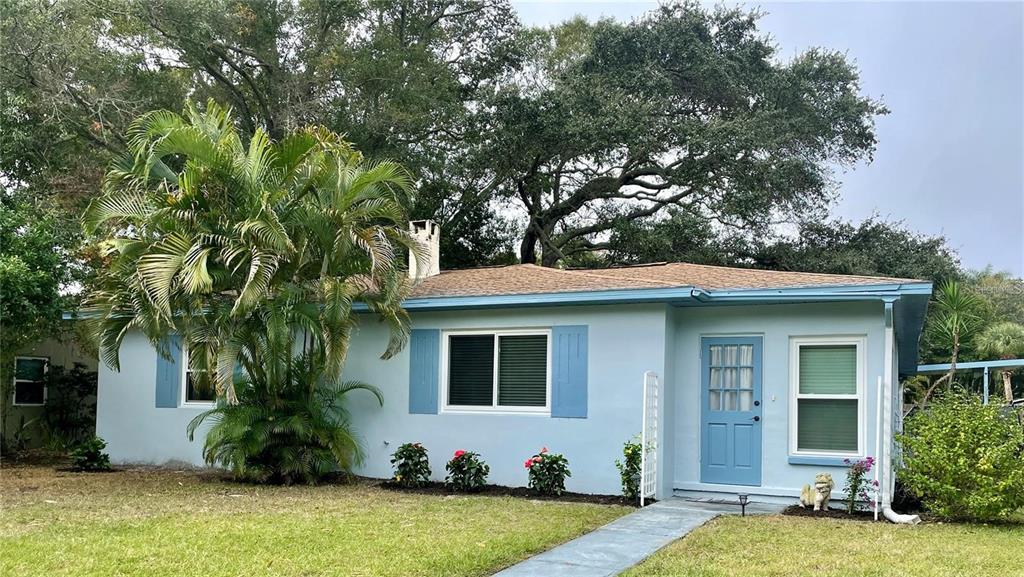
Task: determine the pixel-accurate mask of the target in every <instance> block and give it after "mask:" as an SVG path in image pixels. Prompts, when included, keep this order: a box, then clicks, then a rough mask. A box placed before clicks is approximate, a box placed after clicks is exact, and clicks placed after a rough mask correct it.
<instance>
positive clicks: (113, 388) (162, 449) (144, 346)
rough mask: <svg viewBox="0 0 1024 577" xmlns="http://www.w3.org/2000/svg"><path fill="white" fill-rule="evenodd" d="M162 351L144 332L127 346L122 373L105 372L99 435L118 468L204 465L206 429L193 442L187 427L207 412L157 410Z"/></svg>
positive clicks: (128, 338) (101, 374)
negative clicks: (119, 466)
mask: <svg viewBox="0 0 1024 577" xmlns="http://www.w3.org/2000/svg"><path fill="white" fill-rule="evenodd" d="M158 358H159V355H157V352H156V349H154V348H153V347H152V345H150V344H149V341H147V340H146V338H145V337H143V336H142V335H141V334H140V333H138V332H133V333H130V334H128V336H126V337H125V339H124V343H123V344H122V345H121V371H120V372H115V371H113V370H112V369H111V368H110V367H108V366H106V365H105V364H102V363H101V364H100V367H99V388H98V393H97V396H96V435H97V436H99V437H102V438H103V439H104V440H105V441H107V452H108V453H109V454H110V458H111V459H112V460H114V461H115V462H118V463H154V464H163V463H168V462H183V463H188V464H192V465H202V464H203V439H204V438H205V437H206V433H205V427H204V429H202V430H200V431H198V432H197V434H196V441H195V442H189V440H188V437H187V436H186V435H185V427H186V426H187V425H188V423H189V421H191V420H192V418H193V417H195V416H196V415H198V414H199V413H201V412H203V411H204V410H205V409H203V408H202V407H186V406H177V407H176V408H157V406H156V382H155V380H156V373H157V359H158Z"/></svg>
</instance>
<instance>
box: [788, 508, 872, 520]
mask: <svg viewBox="0 0 1024 577" xmlns="http://www.w3.org/2000/svg"><path fill="white" fill-rule="evenodd" d="M782 514H783V515H789V516H792V517H817V518H820V519H846V520H848V521H874V520H875V514H874V513H873V512H871V511H854V512H853V515H851V514H849V513H847V512H846V510H845V509H827V510H824V511H815V510H814V509H813V508H811V507H808V508H806V509H804V508H803V507H801V506H800V505H790V506H789V507H786V508H785V509H783V510H782ZM878 520H879V521H882V520H883V518H882V512H881V511H879V512H878Z"/></svg>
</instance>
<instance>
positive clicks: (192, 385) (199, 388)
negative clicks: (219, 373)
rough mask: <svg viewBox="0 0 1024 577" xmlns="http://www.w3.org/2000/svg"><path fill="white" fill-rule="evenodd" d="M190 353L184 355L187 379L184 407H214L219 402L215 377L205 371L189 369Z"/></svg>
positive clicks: (183, 363)
mask: <svg viewBox="0 0 1024 577" xmlns="http://www.w3.org/2000/svg"><path fill="white" fill-rule="evenodd" d="M188 356H189V355H188V352H187V351H186V352H184V353H183V354H182V357H183V362H182V366H183V367H184V371H185V375H184V376H185V378H184V379H182V382H183V383H184V384H185V386H184V387H182V389H183V390H182V399H181V400H182V404H184V405H212V404H214V402H216V400H217V387H216V385H215V384H214V379H213V375H212V374H210V372H209V371H207V370H205V369H193V368H191V367H189V358H188Z"/></svg>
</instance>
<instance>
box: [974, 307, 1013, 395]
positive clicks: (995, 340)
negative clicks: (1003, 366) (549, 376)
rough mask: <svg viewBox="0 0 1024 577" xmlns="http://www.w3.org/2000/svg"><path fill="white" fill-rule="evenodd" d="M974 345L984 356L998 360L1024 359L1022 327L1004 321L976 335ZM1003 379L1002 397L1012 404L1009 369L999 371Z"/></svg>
mask: <svg viewBox="0 0 1024 577" xmlns="http://www.w3.org/2000/svg"><path fill="white" fill-rule="evenodd" d="M975 344H976V345H977V347H978V350H979V352H981V353H982V354H984V355H989V356H994V357H998V358H1000V359H1019V358H1021V357H1024V325H1019V324H1017V323H1014V322H1010V321H1005V322H1001V323H996V324H994V325H992V326H990V327H988V328H987V329H985V330H984V331H982V333H981V334H979V335H978V337H977V338H976V339H975ZM999 372H1000V375H1001V376H1002V378H1003V395H1004V396H1005V397H1006V402H1007V403H1012V402H1013V386H1012V382H1011V380H1010V376H1011V373H1012V372H1011V371H1010V370H1009V369H1007V370H1003V371H999Z"/></svg>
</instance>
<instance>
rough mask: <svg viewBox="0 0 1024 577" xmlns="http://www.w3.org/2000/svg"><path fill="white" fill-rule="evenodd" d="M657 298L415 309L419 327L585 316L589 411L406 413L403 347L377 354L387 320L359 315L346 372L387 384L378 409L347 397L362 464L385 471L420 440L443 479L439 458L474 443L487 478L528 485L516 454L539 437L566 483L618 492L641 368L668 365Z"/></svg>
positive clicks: (560, 321) (573, 320)
mask: <svg viewBox="0 0 1024 577" xmlns="http://www.w3.org/2000/svg"><path fill="white" fill-rule="evenodd" d="M666 312H667V308H666V307H665V306H664V305H630V306H615V307H611V306H604V307H601V306H597V307H548V308H537V309H515V310H494V311H487V310H477V311H458V312H443V313H442V312H432V313H419V314H415V315H413V325H414V326H415V327H416V328H437V329H442V330H446V329H481V328H487V329H501V328H524V327H548V326H552V325H588V327H589V329H588V341H589V350H588V390H587V393H588V400H587V418H585V419H562V418H552V417H550V416H543V415H513V414H465V413H464V414H458V413H445V412H443V409H442V412H440V413H439V414H436V415H411V414H409V410H408V407H409V404H408V403H409V399H408V396H409V358H408V351H404V352H403V353H401V354H399V355H398V356H397V357H396V358H395V359H392V360H389V361H381V360H380V359H379V358H378V357H379V355H380V353H381V352H382V351H383V350H384V345H385V343H386V337H387V333H386V329H385V328H384V327H382V326H381V325H380V324H379V323H377V322H376V321H375V320H373V319H372V318H369V317H367V318H366V319H364V322H363V325H362V327H361V328H360V332H359V335H358V336H357V337H356V338H354V339H353V341H352V347H351V349H350V352H349V358H348V362H347V364H346V368H345V378H346V379H359V380H365V381H368V382H371V383H374V384H376V385H377V386H379V387H380V388H381V389H382V390H383V391H384V406H383V407H382V408H381V407H379V406H378V405H377V404H376V401H375V400H373V399H372V398H371V397H370V395H368V394H366V393H363V392H359V391H356V392H354V393H352V394H351V396H350V398H349V406H350V410H351V413H352V419H353V423H354V425H355V430H356V431H357V432H358V433H359V435H361V436H362V438H363V441H364V447H365V449H366V462H365V463H364V464H363V466H362V467H361V468H360V469H359V473H361V474H363V475H367V476H370V477H390V476H391V474H392V469H391V463H390V458H391V457H390V455H391V453H392V452H394V450H395V449H396V448H397V447H398V445H399V444H401V443H405V442H421V443H423V444H424V445H425V446H426V447H427V449H428V450H429V451H430V465H431V469H432V470H433V476H432V477H433V479H435V480H442V479H444V474H445V472H444V464H445V463H446V462H447V460H448V459H449V458H450V457H451V455H452V453H453V452H454V451H455V450H457V449H465V450H472V451H476V452H478V453H480V454H481V456H482V457H483V458H484V459H485V460H486V461H487V463H488V464H489V465H490V467H491V474H490V478H489V480H490V482H492V483H497V484H501V485H511V486H521V485H526V482H527V478H526V472H525V470H524V469H523V460H524V459H526V458H527V457H529V456H530V455H533V454H534V453H536V452H537V451H538V450H539V449H540V448H541V447H542V446H547V447H548V448H550V450H552V451H554V452H559V453H563V454H565V456H566V457H567V458H568V459H569V464H570V468H571V470H572V473H573V476H572V477H571V478H569V479H568V480H567V482H566V489H567V490H569V491H579V492H590V493H610V494H617V493H619V492H620V491H621V483H620V479H619V474H618V470H617V469H616V468H615V464H614V463H615V459H617V458H621V456H622V444H623V443H624V442H625V441H626V440H628V439H629V438H631V437H633V436H634V435H637V434H638V433H639V432H640V427H641V419H642V406H641V400H642V394H643V373H644V371H648V370H653V371H655V372H657V373H658V374H659V375H663V374H664V373H665V368H664V362H665V350H666V347H665V330H664V327H665V318H666Z"/></svg>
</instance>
